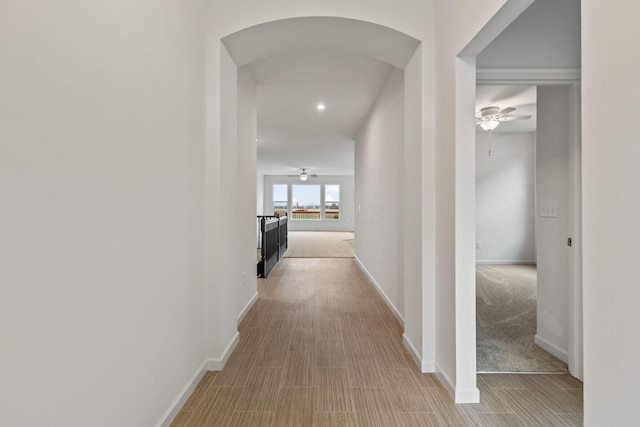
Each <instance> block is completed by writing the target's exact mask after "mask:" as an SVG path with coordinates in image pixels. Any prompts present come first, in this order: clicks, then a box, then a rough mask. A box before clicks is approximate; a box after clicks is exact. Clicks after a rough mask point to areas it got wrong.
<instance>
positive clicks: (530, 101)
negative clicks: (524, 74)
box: [476, 85, 537, 133]
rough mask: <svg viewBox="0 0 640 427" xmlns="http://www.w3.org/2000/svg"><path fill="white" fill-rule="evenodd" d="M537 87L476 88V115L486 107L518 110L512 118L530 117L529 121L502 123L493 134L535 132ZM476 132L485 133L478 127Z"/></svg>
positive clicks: (489, 86) (488, 86) (482, 86)
mask: <svg viewBox="0 0 640 427" xmlns="http://www.w3.org/2000/svg"><path fill="white" fill-rule="evenodd" d="M536 92H537V91H536V87H535V86H491V85H479V86H477V87H476V115H478V113H479V112H480V109H481V108H484V107H499V108H500V109H501V110H502V109H504V108H507V107H514V108H516V110H515V111H513V112H512V113H511V114H509V115H510V116H528V115H530V116H531V118H530V119H528V120H514V121H510V122H501V123H500V125H499V126H498V127H497V128H496V129H495V130H493V131H492V132H500V133H502V132H535V130H536V102H537V94H536ZM476 131H478V132H484V131H483V130H482V129H481V128H480V126H478V125H476Z"/></svg>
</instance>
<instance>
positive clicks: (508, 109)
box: [500, 107, 516, 116]
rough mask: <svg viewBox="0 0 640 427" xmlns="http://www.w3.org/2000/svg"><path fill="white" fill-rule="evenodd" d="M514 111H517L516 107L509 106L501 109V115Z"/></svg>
mask: <svg viewBox="0 0 640 427" xmlns="http://www.w3.org/2000/svg"><path fill="white" fill-rule="evenodd" d="M514 111H516V109H515V108H513V107H507V108H505V109H504V110H502V111H500V115H501V116H504V115H507V114H509V113H512V112H514Z"/></svg>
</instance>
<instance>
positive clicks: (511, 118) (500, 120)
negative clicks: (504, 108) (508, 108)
mask: <svg viewBox="0 0 640 427" xmlns="http://www.w3.org/2000/svg"><path fill="white" fill-rule="evenodd" d="M530 118H531V116H504V117H500V118H499V119H498V121H499V122H511V121H513V120H529V119H530Z"/></svg>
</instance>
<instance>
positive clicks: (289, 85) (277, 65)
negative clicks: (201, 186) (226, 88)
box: [223, 17, 419, 175]
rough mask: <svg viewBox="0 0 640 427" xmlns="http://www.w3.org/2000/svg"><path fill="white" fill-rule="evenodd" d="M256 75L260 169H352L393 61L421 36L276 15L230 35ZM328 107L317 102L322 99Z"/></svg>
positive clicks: (235, 52) (401, 61) (232, 50)
mask: <svg viewBox="0 0 640 427" xmlns="http://www.w3.org/2000/svg"><path fill="white" fill-rule="evenodd" d="M223 42H224V45H225V47H226V48H227V50H228V51H229V54H230V55H231V57H232V58H233V60H234V61H235V63H236V65H238V66H246V67H247V68H249V70H250V71H251V73H252V74H253V76H254V79H255V80H256V83H257V85H258V90H257V93H258V94H257V101H258V104H257V109H258V170H259V172H260V173H263V174H267V175H289V174H296V173H300V168H307V169H308V172H310V173H313V174H318V175H353V169H354V151H355V150H354V149H355V147H354V140H355V138H356V136H357V134H358V131H359V130H360V128H361V127H362V125H363V124H364V120H365V119H366V117H367V115H368V113H369V111H370V110H371V108H372V107H373V104H374V103H375V101H376V98H377V97H378V94H379V93H380V90H381V89H382V87H383V86H384V83H385V82H386V80H387V78H388V76H389V74H390V72H391V70H392V68H393V67H394V66H396V67H399V68H404V66H405V65H406V64H407V63H408V62H409V60H410V59H411V57H412V55H413V53H414V52H415V50H416V48H417V47H418V45H419V42H418V40H416V39H414V38H412V37H409V36H407V35H405V34H402V33H399V32H397V31H395V30H392V29H390V28H386V27H382V26H380V25H375V24H371V23H367V22H363V21H356V20H351V19H343V18H331V17H323V18H295V19H285V20H281V21H275V22H270V23H266V24H261V25H257V26H255V27H251V28H248V29H246V30H243V31H240V32H238V33H235V34H232V35H230V36H228V37H225V38H224V40H223ZM320 102H322V103H324V104H325V105H326V110H325V111H322V112H319V111H317V110H316V106H317V104H318V103H320Z"/></svg>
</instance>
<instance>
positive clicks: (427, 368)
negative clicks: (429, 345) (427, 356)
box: [402, 334, 436, 374]
mask: <svg viewBox="0 0 640 427" xmlns="http://www.w3.org/2000/svg"><path fill="white" fill-rule="evenodd" d="M402 343H403V344H404V347H405V348H406V349H407V350H408V351H409V354H410V355H411V357H412V358H413V360H414V361H415V362H416V365H418V367H419V368H420V372H422V373H423V374H426V373H432V372H435V371H436V364H435V362H434V361H433V360H422V358H421V357H420V354H419V353H418V350H416V347H415V346H414V345H413V343H412V342H411V340H410V339H409V337H407V335H406V334H402Z"/></svg>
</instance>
